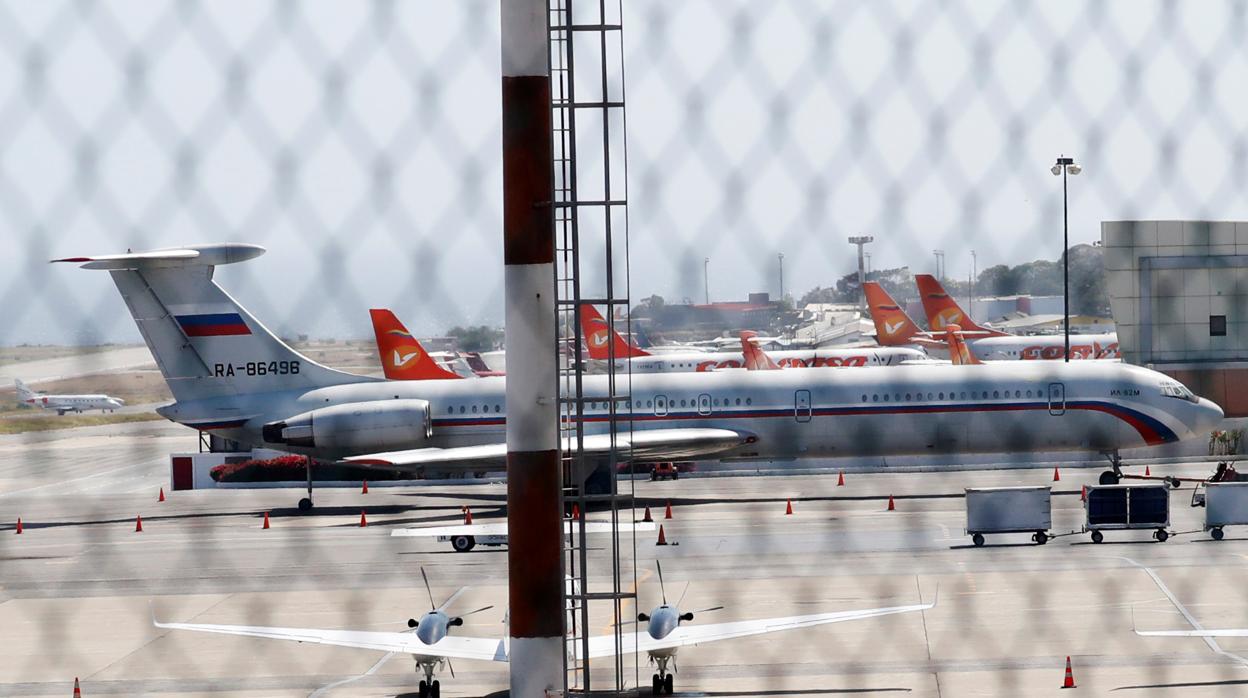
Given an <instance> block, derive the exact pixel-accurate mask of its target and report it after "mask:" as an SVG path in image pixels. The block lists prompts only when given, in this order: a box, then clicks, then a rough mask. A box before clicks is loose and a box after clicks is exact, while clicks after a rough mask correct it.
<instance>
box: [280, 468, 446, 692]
mask: <svg viewBox="0 0 1248 698" xmlns="http://www.w3.org/2000/svg"><path fill="white" fill-rule="evenodd" d="M304 459H305V460H304V462H303V471H304V472H305V473H306V474H307V476H308V496H306V497H304V498H303V499H300V500H299V511H312V456H304ZM421 696H424V692H423V691H422V692H421Z"/></svg>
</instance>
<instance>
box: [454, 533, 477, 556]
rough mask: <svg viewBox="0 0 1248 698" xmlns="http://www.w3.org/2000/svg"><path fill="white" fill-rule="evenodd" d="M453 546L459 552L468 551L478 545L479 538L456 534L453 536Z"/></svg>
mask: <svg viewBox="0 0 1248 698" xmlns="http://www.w3.org/2000/svg"><path fill="white" fill-rule="evenodd" d="M451 547H452V548H454V549H455V552H457V553H466V552H468V551H469V550H472V549H473V548H475V547H477V539H476V538H473V537H472V536H455V537H453V538H451Z"/></svg>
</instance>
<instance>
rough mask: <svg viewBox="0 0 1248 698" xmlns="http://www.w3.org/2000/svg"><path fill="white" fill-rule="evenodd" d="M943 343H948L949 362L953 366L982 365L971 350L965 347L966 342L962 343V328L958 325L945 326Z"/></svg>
mask: <svg viewBox="0 0 1248 698" xmlns="http://www.w3.org/2000/svg"><path fill="white" fill-rule="evenodd" d="M945 341H946V342H948V343H949V361H950V362H952V363H953V365H954V366H971V365H973V364H982V363H983V361H980V360H979V358H978V357H976V356H975V355H974V354H972V353H971V348H970V347H968V346H966V342H964V341H962V328H961V327H959V326H958V325H945Z"/></svg>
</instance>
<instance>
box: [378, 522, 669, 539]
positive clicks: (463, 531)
mask: <svg viewBox="0 0 1248 698" xmlns="http://www.w3.org/2000/svg"><path fill="white" fill-rule="evenodd" d="M573 523H574V522H572V521H564V522H563V530H564V531H565V532H568V531H572V530H577V529H574V528H573ZM630 528H631V529H633V530H634V531H637V532H639V533H640V532H645V531H653V530H654V528H655V526H654V522H653V521H638V522H636V523H629V522H627V521H621V522H620V525H619V529H620V531H621V532H623V531H627V530H629V529H630ZM585 532H586V533H610V532H611V522H610V521H586V522H585ZM390 535H391V536H399V537H405V538H437V537H439V536H447V537H449V536H505V535H507V524H506V522H499V523H483V524H461V525H457V526H424V527H420V528H396V529H394V530H393V531H391V532H390Z"/></svg>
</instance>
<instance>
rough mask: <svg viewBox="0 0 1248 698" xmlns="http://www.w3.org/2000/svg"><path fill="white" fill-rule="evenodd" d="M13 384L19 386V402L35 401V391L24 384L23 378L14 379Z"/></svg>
mask: <svg viewBox="0 0 1248 698" xmlns="http://www.w3.org/2000/svg"><path fill="white" fill-rule="evenodd" d="M13 384H14V385H16V386H17V399H18V400H21V401H22V402H27V401H29V400H34V399H35V396H36V395H35V391H33V390H31V389H30V386H28V385H26V384H25V383H23V382H22V379H21V378H14V379H13Z"/></svg>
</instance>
